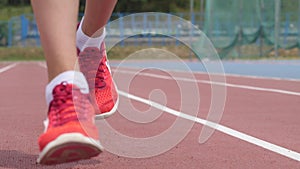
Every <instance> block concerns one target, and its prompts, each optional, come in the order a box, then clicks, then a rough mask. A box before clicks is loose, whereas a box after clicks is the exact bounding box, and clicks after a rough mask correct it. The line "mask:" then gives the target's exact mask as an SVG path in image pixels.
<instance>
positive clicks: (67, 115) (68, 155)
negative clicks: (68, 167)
mask: <svg viewBox="0 0 300 169" xmlns="http://www.w3.org/2000/svg"><path fill="white" fill-rule="evenodd" d="M52 94H53V100H52V101H51V103H50V106H49V111H48V118H47V120H46V121H45V122H44V123H45V130H46V131H45V133H43V134H42V135H41V136H40V138H39V140H38V143H39V146H40V151H41V153H40V155H39V157H38V159H37V163H40V164H46V165H50V164H58V163H64V162H70V161H77V160H80V159H88V158H91V157H94V156H97V155H98V154H99V153H100V152H101V151H102V150H103V147H102V146H101V144H100V142H99V141H98V139H99V136H98V130H97V128H96V126H95V124H94V116H95V110H94V107H93V106H92V104H91V103H90V101H89V96H88V94H83V93H81V91H80V89H79V88H77V87H76V86H75V85H71V84H67V83H61V84H60V85H57V86H56V87H55V88H54V90H53V93H52Z"/></svg>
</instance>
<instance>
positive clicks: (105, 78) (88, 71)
mask: <svg viewBox="0 0 300 169" xmlns="http://www.w3.org/2000/svg"><path fill="white" fill-rule="evenodd" d="M79 65H80V70H81V71H82V73H83V74H84V75H85V77H86V79H87V81H88V84H89V87H90V92H91V95H92V98H94V102H95V103H96V105H97V107H98V110H99V111H98V112H96V119H103V118H106V117H109V116H110V115H112V114H113V113H115V112H116V110H117V107H118V104H119V95H118V91H117V86H116V84H115V82H114V81H113V79H112V75H111V70H110V68H109V65H108V61H107V54H106V49H105V44H104V42H103V43H102V45H101V50H99V49H98V48H96V47H87V48H85V49H84V50H83V51H82V52H80V53H79Z"/></svg>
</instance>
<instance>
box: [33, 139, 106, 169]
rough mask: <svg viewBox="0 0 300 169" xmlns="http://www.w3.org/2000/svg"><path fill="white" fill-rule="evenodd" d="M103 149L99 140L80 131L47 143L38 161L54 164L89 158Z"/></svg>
mask: <svg viewBox="0 0 300 169" xmlns="http://www.w3.org/2000/svg"><path fill="white" fill-rule="evenodd" d="M103 149H104V148H103V147H102V145H101V144H100V142H99V141H97V140H94V139H92V138H89V137H86V136H84V135H82V134H80V133H68V134H62V135H60V136H59V137H57V138H56V139H55V140H53V141H52V142H50V143H49V144H47V146H46V147H45V148H44V149H43V151H42V152H41V153H40V155H39V157H38V159H37V163H38V164H46V165H52V164H60V163H64V162H71V161H78V160H81V159H89V158H91V157H95V156H97V155H99V154H100V153H101V152H102V151H103Z"/></svg>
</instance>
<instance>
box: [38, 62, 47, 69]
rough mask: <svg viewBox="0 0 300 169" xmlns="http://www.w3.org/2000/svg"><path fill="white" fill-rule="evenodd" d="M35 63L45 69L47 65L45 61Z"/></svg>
mask: <svg viewBox="0 0 300 169" xmlns="http://www.w3.org/2000/svg"><path fill="white" fill-rule="evenodd" d="M37 64H38V65H39V66H41V67H42V68H45V69H47V65H46V63H45V62H38V63H37Z"/></svg>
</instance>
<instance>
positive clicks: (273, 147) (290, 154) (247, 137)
mask: <svg viewBox="0 0 300 169" xmlns="http://www.w3.org/2000/svg"><path fill="white" fill-rule="evenodd" d="M118 92H119V94H120V95H121V96H123V97H126V98H129V99H132V100H135V101H138V102H141V103H144V104H147V105H149V106H152V107H154V108H157V109H159V110H162V111H164V112H167V113H169V114H171V115H174V116H178V117H181V118H184V119H187V120H190V121H193V122H196V123H199V124H202V125H206V126H208V127H211V128H213V129H215V130H218V131H220V132H222V133H225V134H227V135H230V136H232V137H235V138H238V139H241V140H244V141H246V142H248V143H251V144H254V145H256V146H259V147H262V148H264V149H267V150H270V151H272V152H274V153H277V154H280V155H283V156H285V157H288V158H290V159H293V160H296V161H300V154H299V153H298V152H296V151H293V150H289V149H287V148H284V147H281V146H278V145H275V144H272V143H269V142H267V141H264V140H261V139H259V138H256V137H253V136H250V135H247V134H244V133H242V132H239V131H237V130H233V129H231V128H228V127H226V126H223V125H220V124H217V123H214V122H211V121H207V120H204V119H201V118H198V117H194V116H191V115H188V114H185V113H182V112H179V111H176V110H173V109H171V108H169V107H166V106H164V105H161V104H159V103H156V102H153V101H151V100H147V99H144V98H141V97H138V96H135V95H132V94H129V93H126V92H123V91H120V90H119V91H118Z"/></svg>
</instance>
